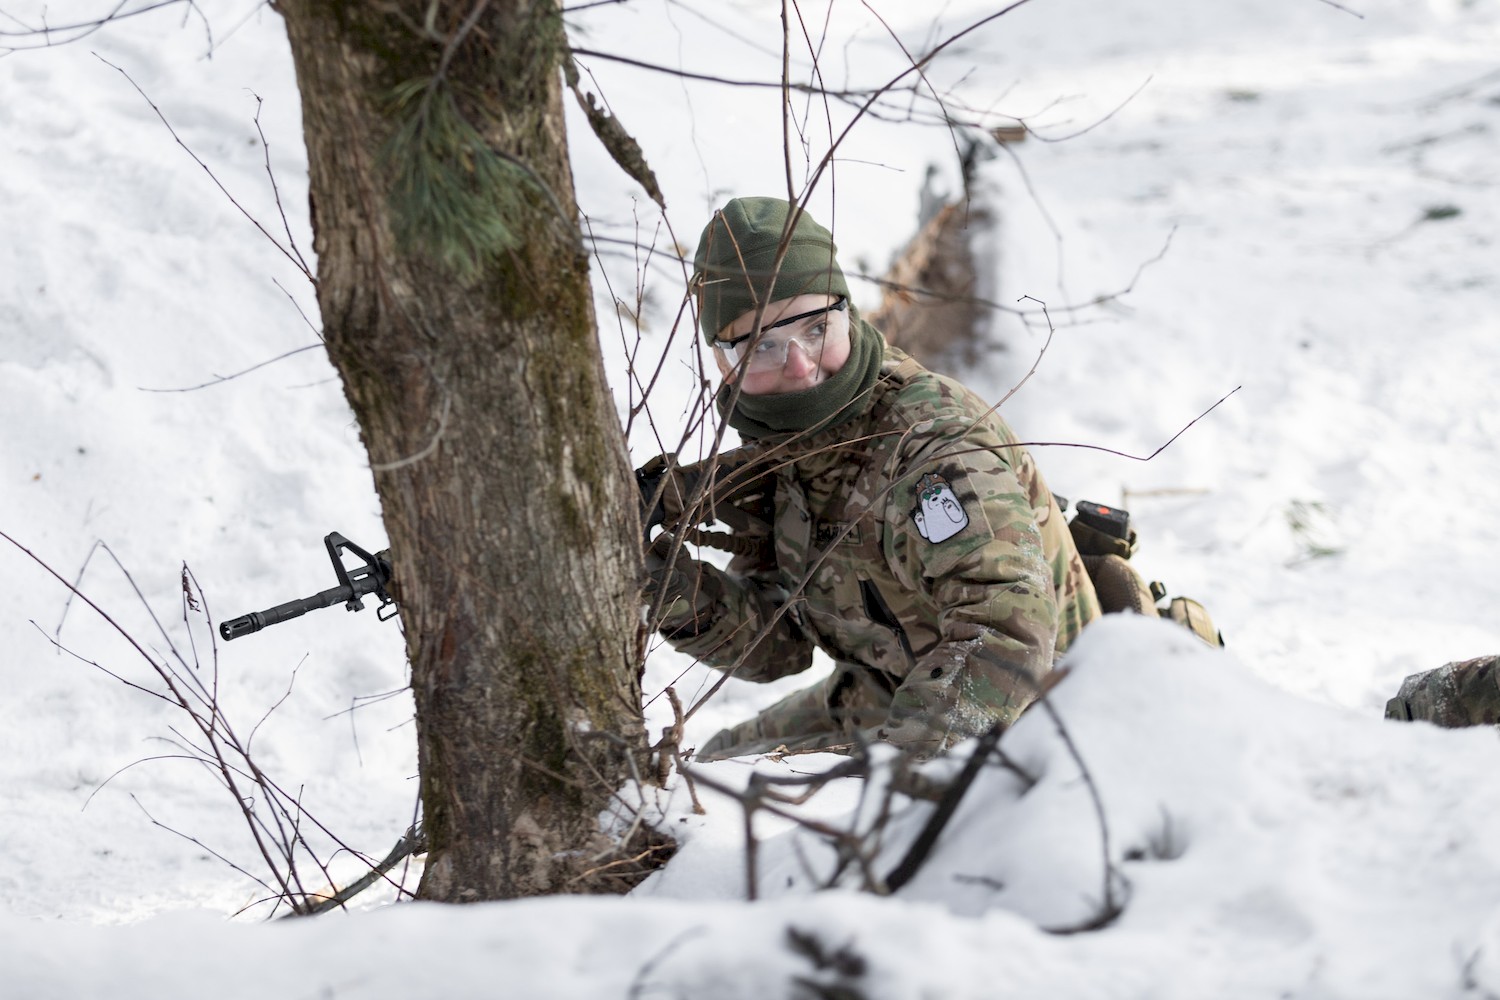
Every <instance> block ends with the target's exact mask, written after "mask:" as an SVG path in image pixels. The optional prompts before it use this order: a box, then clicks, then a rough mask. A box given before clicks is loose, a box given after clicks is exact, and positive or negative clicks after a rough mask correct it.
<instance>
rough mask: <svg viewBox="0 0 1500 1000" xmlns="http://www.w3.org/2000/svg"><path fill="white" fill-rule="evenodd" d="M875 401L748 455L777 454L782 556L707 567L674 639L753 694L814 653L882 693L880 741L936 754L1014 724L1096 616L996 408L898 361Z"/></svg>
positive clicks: (1050, 506)
mask: <svg viewBox="0 0 1500 1000" xmlns="http://www.w3.org/2000/svg"><path fill="white" fill-rule="evenodd" d="M873 394H874V396H873V400H872V402H871V405H870V406H869V407H868V409H867V410H866V411H865V413H864V414H863V415H861V416H860V417H858V418H855V419H854V420H851V421H849V422H846V423H844V424H840V425H838V426H836V427H833V428H830V429H828V430H825V431H822V432H820V433H817V434H814V435H811V436H805V437H803V438H801V439H794V440H793V441H792V442H791V443H790V444H789V443H788V442H787V440H786V439H781V440H780V441H779V442H778V441H777V440H776V439H770V440H763V441H758V442H756V443H755V447H757V448H764V449H767V450H768V451H772V450H774V451H777V452H778V453H780V454H781V455H782V457H781V459H780V462H779V465H780V467H779V469H778V471H777V473H776V477H777V480H776V503H775V528H774V555H770V554H767V555H765V556H761V557H737V558H736V559H735V561H734V562H732V563H731V564H730V567H729V569H728V571H725V570H720V569H718V568H716V567H713V566H707V565H705V566H703V573H704V574H705V576H704V578H702V580H701V583H700V588H701V589H700V593H701V594H702V595H704V596H705V597H707V598H708V600H709V602H710V603H711V606H710V607H708V608H705V609H704V610H703V611H700V612H699V614H698V615H697V617H696V620H693V621H691V622H690V621H688V620H679V621H676V622H674V621H672V620H670V619H669V620H668V621H667V622H664V623H663V632H664V633H665V634H666V635H667V636H668V637H669V639H670V640H671V641H672V644H673V645H674V646H675V647H677V648H678V649H679V650H681V651H683V652H685V653H688V654H691V655H693V656H696V657H698V658H700V659H702V660H704V661H705V662H707V663H709V664H711V665H714V666H717V667H720V668H726V669H728V668H732V669H733V670H734V675H735V676H737V677H740V678H743V679H746V680H753V681H770V680H775V679H776V678H779V677H784V676H787V675H789V674H793V673H797V672H799V671H801V670H803V669H805V668H806V667H808V666H809V664H810V663H811V660H812V652H813V648H814V647H818V648H821V649H822V650H824V651H825V652H826V653H827V654H828V655H829V656H830V657H832V658H833V659H834V660H836V661H838V663H839V664H840V665H842V666H845V667H855V668H857V669H862V670H864V671H868V672H869V676H867V677H865V678H864V679H865V680H867V681H868V680H873V681H874V682H875V683H876V684H877V685H878V686H880V687H883V688H884V689H886V690H888V691H889V693H890V701H889V709H888V714H887V716H886V718H885V719H884V720H883V721H880V722H878V724H877V725H875V726H874V727H872V728H871V731H870V732H869V733H868V735H869V736H871V737H874V738H881V739H887V740H890V741H892V742H895V743H898V744H904V745H907V746H908V747H909V748H910V749H912V750H915V751H917V752H919V753H922V752H925V753H932V752H936V751H938V750H941V749H942V748H943V747H944V746H946V745H949V744H951V743H953V742H956V741H958V740H960V739H963V738H966V737H968V736H973V735H976V734H978V733H981V732H983V731H984V730H986V729H988V728H989V727H990V725H991V724H993V723H995V722H997V721H1003V722H1006V723H1009V722H1011V721H1013V720H1014V719H1015V717H1016V716H1017V715H1018V714H1019V713H1020V711H1021V710H1022V709H1023V708H1024V707H1025V706H1026V705H1027V704H1029V703H1030V702H1031V700H1032V699H1033V698H1035V697H1036V695H1037V693H1038V689H1039V684H1040V681H1041V679H1042V676H1043V675H1044V674H1046V673H1047V672H1048V671H1049V670H1050V669H1051V666H1052V662H1053V658H1054V657H1055V656H1056V655H1057V654H1059V653H1061V652H1062V651H1063V650H1065V649H1066V648H1067V647H1068V644H1069V643H1071V642H1072V641H1073V639H1074V638H1075V637H1076V636H1077V635H1078V633H1079V631H1080V630H1081V629H1082V628H1083V626H1084V625H1086V624H1087V623H1088V622H1089V621H1091V620H1092V619H1093V618H1095V617H1097V616H1098V614H1099V613H1100V612H1099V604H1098V599H1097V597H1096V596H1095V593H1094V588H1093V585H1092V584H1091V583H1090V582H1089V577H1088V574H1087V572H1086V571H1085V569H1084V566H1083V563H1082V561H1081V559H1080V558H1079V555H1078V552H1077V550H1076V549H1075V548H1074V545H1073V540H1072V537H1071V535H1070V534H1069V531H1068V527H1067V524H1066V523H1065V521H1064V519H1063V516H1062V512H1061V511H1060V510H1059V508H1058V506H1057V503H1056V501H1054V500H1053V498H1052V494H1051V492H1050V491H1049V490H1048V488H1047V485H1046V483H1045V482H1044V481H1043V480H1042V477H1041V474H1040V473H1039V472H1038V471H1037V468H1036V464H1035V462H1034V461H1033V460H1032V457H1031V455H1030V454H1029V453H1028V452H1027V451H1026V450H1025V449H1024V448H1023V447H1021V446H1020V445H1019V444H1018V442H1017V439H1016V437H1015V435H1014V434H1013V433H1012V432H1011V430H1010V428H1009V427H1008V426H1007V425H1006V423H1005V421H1003V420H1002V419H1001V418H1000V417H999V416H998V415H997V414H995V413H993V412H991V408H990V406H989V405H988V404H987V403H985V402H984V401H983V400H982V399H980V398H979V397H978V396H976V395H975V394H974V393H972V392H971V391H970V390H968V389H967V388H965V387H964V386H963V385H962V384H960V383H959V382H957V381H955V380H953V379H950V378H947V377H946V376H943V375H939V374H937V373H934V372H930V371H928V370H927V369H925V368H923V367H922V366H921V365H919V364H918V363H917V362H916V361H915V360H913V359H911V358H909V357H908V356H907V355H905V354H904V353H903V352H901V351H900V350H898V349H896V348H893V347H888V348H886V358H885V361H884V362H883V364H882V367H881V374H880V378H879V380H878V381H877V382H876V385H875V388H874V390H873ZM788 459H790V461H788ZM701 604H702V602H701V601H700V606H701Z"/></svg>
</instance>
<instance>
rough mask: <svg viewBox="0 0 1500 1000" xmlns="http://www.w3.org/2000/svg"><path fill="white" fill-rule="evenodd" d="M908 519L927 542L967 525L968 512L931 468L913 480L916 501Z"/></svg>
mask: <svg viewBox="0 0 1500 1000" xmlns="http://www.w3.org/2000/svg"><path fill="white" fill-rule="evenodd" d="M911 519H912V523H914V524H915V525H916V526H917V531H918V533H920V534H921V536H922V537H923V538H925V539H927V540H928V541H929V542H945V541H947V540H948V539H950V538H952V537H953V536H954V535H956V534H958V533H959V532H960V531H962V530H964V529H965V528H967V527H968V526H969V513H968V511H966V510H964V507H963V504H961V503H959V502H958V496H957V495H956V494H955V493H954V492H953V486H952V485H951V484H950V483H949V482H948V480H947V479H945V478H944V477H942V476H940V475H938V474H937V473H935V472H929V473H927V474H926V475H925V476H923V477H922V478H921V479H919V480H917V503H916V506H914V507H913V508H912V509H911Z"/></svg>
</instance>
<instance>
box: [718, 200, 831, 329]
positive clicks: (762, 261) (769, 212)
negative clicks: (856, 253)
mask: <svg viewBox="0 0 1500 1000" xmlns="http://www.w3.org/2000/svg"><path fill="white" fill-rule="evenodd" d="M792 211H793V206H792V205H791V204H789V203H788V202H786V201H783V200H782V199H780V198H735V199H733V200H732V201H730V202H729V203H728V204H727V205H725V206H724V207H723V208H721V209H719V211H717V212H715V213H714V217H713V218H712V219H710V220H709V223H708V225H707V226H705V227H704V229H703V235H702V236H700V237H699V238H698V252H697V253H695V254H694V255H693V268H694V270H695V273H694V275H693V288H694V290H695V291H696V292H697V293H698V324H699V326H701V327H702V328H703V337H704V339H705V340H707V341H708V342H709V343H713V341H714V338H715V337H716V336H718V333H719V331H720V330H722V329H724V327H726V326H728V325H729V324H730V323H733V322H734V321H735V320H737V319H739V318H740V316H742V315H744V314H745V313H747V312H753V311H755V310H756V309H757V308H759V307H760V306H762V305H764V304H765V303H768V302H776V301H778V300H780V299H790V298H792V297H794V296H797V295H842V296H844V297H846V298H847V297H848V295H849V286H848V284H846V283H845V281H844V272H843V271H841V270H839V264H838V259H837V257H836V254H837V253H838V248H837V247H835V246H834V245H833V234H832V233H830V232H829V231H828V230H826V229H824V228H823V227H822V226H820V225H818V224H817V223H816V222H814V221H813V218H812V216H810V215H808V214H807V213H806V212H802V213H800V214H799V215H798V216H797V224H796V225H795V226H793V227H792V232H791V238H790V240H789V241H787V246H786V256H784V257H783V258H782V259H781V266H780V267H779V268H778V267H776V256H777V253H778V252H779V251H780V249H781V246H782V242H783V240H784V239H785V237H786V235H787V233H786V223H787V219H788V218H789V217H790V216H791V214H792Z"/></svg>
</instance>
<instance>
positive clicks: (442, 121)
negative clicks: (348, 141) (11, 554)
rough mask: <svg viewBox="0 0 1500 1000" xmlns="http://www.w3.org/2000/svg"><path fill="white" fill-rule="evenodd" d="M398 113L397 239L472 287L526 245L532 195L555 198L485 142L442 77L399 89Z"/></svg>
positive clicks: (391, 153)
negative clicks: (497, 260) (490, 265)
mask: <svg viewBox="0 0 1500 1000" xmlns="http://www.w3.org/2000/svg"><path fill="white" fill-rule="evenodd" d="M392 113H393V117H394V118H396V119H397V120H398V121H399V125H398V126H397V128H396V130H395V132H394V133H392V135H391V138H390V140H389V141H388V142H387V143H386V146H385V149H384V150H383V159H384V161H385V164H386V167H387V169H388V170H389V171H390V177H391V187H390V208H391V215H392V219H393V225H394V227H395V234H396V239H397V240H398V241H399V242H400V243H401V245H402V246H403V247H405V248H407V249H410V250H418V251H421V252H423V253H425V254H427V255H428V256H430V257H431V258H432V259H433V260H434V262H436V263H438V264H439V265H441V266H443V267H444V268H446V269H448V270H451V271H453V272H455V273H456V274H457V275H459V276H460V277H461V278H463V279H465V280H471V279H473V278H475V277H476V276H477V275H478V273H479V271H480V269H481V268H482V267H483V265H484V263H485V262H486V261H488V260H491V259H493V258H494V257H496V256H498V255H499V254H501V253H504V252H505V251H507V250H511V249H514V248H515V247H517V246H519V245H520V244H521V242H522V241H523V240H524V238H525V230H526V219H527V216H528V215H530V214H531V212H530V202H529V200H528V197H527V194H528V192H527V190H526V189H527V188H530V189H531V191H530V193H531V195H532V196H533V197H535V196H536V195H542V196H544V197H550V192H548V191H547V189H546V186H545V185H543V184H542V183H541V181H540V179H539V178H537V177H536V175H535V174H534V173H533V172H532V171H531V170H530V169H529V168H528V167H527V166H526V165H525V164H523V163H521V162H519V161H517V160H516V159H514V158H513V157H510V156H507V155H505V154H503V153H501V152H500V151H498V150H496V149H495V148H494V147H493V146H492V145H491V144H490V143H489V142H487V141H486V140H485V138H484V136H483V135H481V134H480V132H479V130H478V129H477V128H475V127H474V125H473V124H472V123H471V122H470V121H469V120H468V119H467V118H465V117H464V115H463V112H462V111H461V110H460V108H459V106H458V101H457V100H456V99H455V96H454V93H453V90H452V88H451V87H450V86H449V85H448V83H447V81H446V80H445V79H444V78H443V77H441V76H437V77H424V78H420V79H415V80H409V81H407V82H405V83H403V84H401V85H400V86H398V87H397V88H396V90H395V92H394V94H393V95H392Z"/></svg>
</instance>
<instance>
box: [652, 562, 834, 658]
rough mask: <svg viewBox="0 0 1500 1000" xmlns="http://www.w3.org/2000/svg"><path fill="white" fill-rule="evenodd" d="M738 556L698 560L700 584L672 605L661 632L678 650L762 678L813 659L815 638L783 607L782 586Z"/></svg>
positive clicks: (784, 596) (784, 601)
mask: <svg viewBox="0 0 1500 1000" xmlns="http://www.w3.org/2000/svg"><path fill="white" fill-rule="evenodd" d="M737 563H738V560H736V562H732V563H731V564H730V568H729V569H728V570H723V569H720V568H719V567H717V566H714V565H711V564H709V563H704V562H698V563H697V567H696V568H697V570H698V575H697V586H696V590H695V591H694V592H693V593H692V594H690V595H688V596H687V597H685V598H683V599H680V600H678V601H677V602H675V603H674V604H673V606H672V607H671V608H669V609H668V614H667V616H666V617H665V618H664V619H663V621H662V623H661V633H662V635H664V636H665V637H666V639H667V641H668V642H670V643H671V644H672V647H673V648H674V649H676V650H678V651H679V652H682V653H686V654H688V655H689V656H692V657H695V658H697V659H699V660H702V661H703V662H704V663H707V664H709V665H710V666H713V667H718V668H719V669H721V670H724V669H729V668H731V667H732V668H734V676H735V677H738V678H739V679H741V680H747V681H755V682H756V683H764V682H766V681H774V680H776V679H778V678H781V677H786V676H789V675H791V674H796V673H800V672H801V671H803V670H806V669H807V668H808V667H809V666H811V665H812V653H813V643H812V640H811V639H810V638H808V637H807V636H806V635H805V634H804V633H803V631H802V628H801V627H800V626H799V625H798V623H797V622H796V620H795V619H794V618H793V616H792V612H791V609H789V608H784V607H783V605H785V604H786V601H787V594H786V591H785V590H783V589H782V588H781V586H780V585H779V584H778V583H776V582H773V581H771V580H769V579H767V578H766V575H765V574H762V573H759V572H756V571H754V570H750V571H745V570H743V569H742V568H741V567H740V566H738V565H737Z"/></svg>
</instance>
